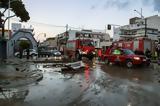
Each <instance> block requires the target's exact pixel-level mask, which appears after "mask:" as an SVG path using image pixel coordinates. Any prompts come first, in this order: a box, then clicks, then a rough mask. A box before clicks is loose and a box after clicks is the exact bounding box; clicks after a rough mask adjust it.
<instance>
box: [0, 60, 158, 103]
mask: <svg viewBox="0 0 160 106" xmlns="http://www.w3.org/2000/svg"><path fill="white" fill-rule="evenodd" d="M31 67H32V68H33V69H36V68H38V69H41V70H42V73H43V79H42V80H41V81H39V82H36V83H32V84H29V85H26V86H20V87H16V88H10V89H1V93H0V106H160V101H159V99H160V92H159V90H160V85H159V84H158V83H154V78H153V77H152V75H153V68H152V67H138V68H133V69H127V68H125V67H121V66H115V65H110V66H106V65H105V64H103V63H97V64H96V63H93V64H92V63H90V62H87V63H86V64H85V69H82V70H79V72H78V73H76V72H74V73H67V72H65V73H61V72H60V69H59V68H58V67H56V68H55V67H47V68H44V67H43V64H37V65H31Z"/></svg>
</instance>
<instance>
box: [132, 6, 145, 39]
mask: <svg viewBox="0 0 160 106" xmlns="http://www.w3.org/2000/svg"><path fill="white" fill-rule="evenodd" d="M134 11H135V12H136V13H138V14H139V15H140V16H141V19H144V25H145V27H144V28H145V29H144V31H145V35H144V36H145V37H147V18H144V16H143V14H142V8H141V12H139V11H137V10H134Z"/></svg>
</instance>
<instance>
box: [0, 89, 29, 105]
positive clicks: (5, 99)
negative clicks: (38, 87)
mask: <svg viewBox="0 0 160 106" xmlns="http://www.w3.org/2000/svg"><path fill="white" fill-rule="evenodd" d="M28 94H29V90H28V88H15V89H2V88H1V89H0V103H2V104H10V103H14V102H23V101H24V100H25V98H26V96H27V95H28Z"/></svg>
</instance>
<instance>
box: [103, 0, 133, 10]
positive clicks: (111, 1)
mask: <svg viewBox="0 0 160 106" xmlns="http://www.w3.org/2000/svg"><path fill="white" fill-rule="evenodd" d="M129 5H130V0H123V1H122V0H107V1H106V3H105V5H104V7H105V8H111V7H116V8H118V9H124V8H126V7H128V6H129Z"/></svg>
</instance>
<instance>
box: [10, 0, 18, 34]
mask: <svg viewBox="0 0 160 106" xmlns="http://www.w3.org/2000/svg"><path fill="white" fill-rule="evenodd" d="M16 1H20V0H9V1H8V17H10V8H11V3H12V2H16ZM9 29H10V19H9V18H8V34H9Z"/></svg>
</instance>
